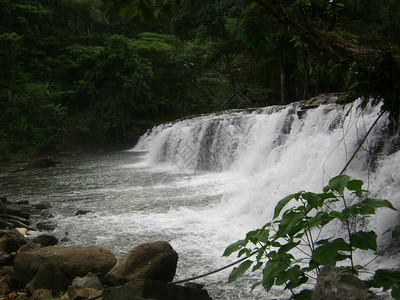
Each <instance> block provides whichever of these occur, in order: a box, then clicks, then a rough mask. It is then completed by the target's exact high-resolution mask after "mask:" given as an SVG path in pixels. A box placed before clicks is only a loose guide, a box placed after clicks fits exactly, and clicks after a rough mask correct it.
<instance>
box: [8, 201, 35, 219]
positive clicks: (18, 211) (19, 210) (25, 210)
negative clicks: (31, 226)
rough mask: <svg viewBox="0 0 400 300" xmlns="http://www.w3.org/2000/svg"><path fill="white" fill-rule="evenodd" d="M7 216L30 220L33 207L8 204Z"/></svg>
mask: <svg viewBox="0 0 400 300" xmlns="http://www.w3.org/2000/svg"><path fill="white" fill-rule="evenodd" d="M6 214H9V215H13V216H17V217H21V218H24V219H29V218H30V216H31V206H30V205H27V204H15V203H13V204H8V205H7V209H6Z"/></svg>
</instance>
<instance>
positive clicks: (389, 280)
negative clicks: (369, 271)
mask: <svg viewBox="0 0 400 300" xmlns="http://www.w3.org/2000/svg"><path fill="white" fill-rule="evenodd" d="M368 283H369V286H370V287H375V288H379V287H383V290H384V291H386V290H388V289H390V288H391V287H392V286H394V285H395V284H396V285H400V271H396V270H387V269H379V270H376V271H375V275H374V279H373V280H372V281H369V282H368Z"/></svg>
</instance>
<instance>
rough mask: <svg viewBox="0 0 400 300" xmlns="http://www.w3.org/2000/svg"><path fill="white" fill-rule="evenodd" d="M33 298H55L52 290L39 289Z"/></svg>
mask: <svg viewBox="0 0 400 300" xmlns="http://www.w3.org/2000/svg"><path fill="white" fill-rule="evenodd" d="M32 298H33V300H50V299H53V294H52V292H51V290H48V289H38V290H36V291H35V292H34V293H33V295H32Z"/></svg>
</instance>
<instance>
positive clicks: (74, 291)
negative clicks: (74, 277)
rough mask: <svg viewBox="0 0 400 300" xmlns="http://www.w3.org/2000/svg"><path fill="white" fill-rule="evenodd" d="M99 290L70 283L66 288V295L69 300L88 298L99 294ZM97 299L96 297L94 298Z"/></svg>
mask: <svg viewBox="0 0 400 300" xmlns="http://www.w3.org/2000/svg"><path fill="white" fill-rule="evenodd" d="M100 295H101V291H98V290H95V289H90V288H83V287H80V286H75V285H71V286H70V287H69V288H68V297H69V300H83V299H88V298H92V297H96V296H100ZM96 299H97V298H96Z"/></svg>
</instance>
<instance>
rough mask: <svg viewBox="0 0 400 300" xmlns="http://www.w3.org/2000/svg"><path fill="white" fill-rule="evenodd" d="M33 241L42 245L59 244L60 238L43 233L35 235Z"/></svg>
mask: <svg viewBox="0 0 400 300" xmlns="http://www.w3.org/2000/svg"><path fill="white" fill-rule="evenodd" d="M33 242H34V243H37V244H40V245H42V247H47V246H55V245H57V244H58V238H56V237H55V236H52V235H49V234H42V235H39V236H37V237H35V238H34V239H33Z"/></svg>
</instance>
